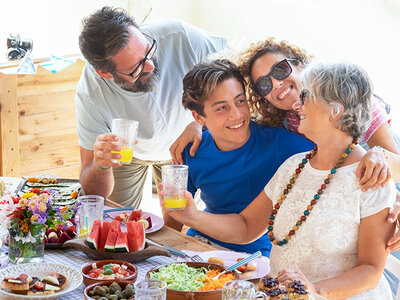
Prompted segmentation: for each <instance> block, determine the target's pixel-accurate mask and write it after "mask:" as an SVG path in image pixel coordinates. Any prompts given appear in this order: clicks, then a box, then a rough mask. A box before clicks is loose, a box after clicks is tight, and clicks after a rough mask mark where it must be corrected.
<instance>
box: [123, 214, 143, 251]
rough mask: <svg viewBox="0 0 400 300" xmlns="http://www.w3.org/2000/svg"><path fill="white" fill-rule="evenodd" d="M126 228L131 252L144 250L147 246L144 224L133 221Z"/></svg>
mask: <svg viewBox="0 0 400 300" xmlns="http://www.w3.org/2000/svg"><path fill="white" fill-rule="evenodd" d="M126 228H127V230H128V246H129V252H134V251H138V250H142V249H144V247H145V245H146V233H145V231H144V227H143V224H141V223H138V222H133V221H131V222H128V223H126Z"/></svg>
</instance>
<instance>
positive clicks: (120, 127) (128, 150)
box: [111, 119, 139, 164]
mask: <svg viewBox="0 0 400 300" xmlns="http://www.w3.org/2000/svg"><path fill="white" fill-rule="evenodd" d="M138 126H139V122H137V121H134V120H127V119H113V120H112V123H111V132H112V133H113V134H115V135H117V136H118V137H119V142H118V143H117V144H119V145H120V146H121V151H111V152H112V153H119V154H121V156H122V157H121V158H120V159H118V160H117V159H113V160H112V161H113V162H115V163H119V164H129V163H130V162H131V161H132V157H133V146H134V145H135V141H136V135H137V130H138Z"/></svg>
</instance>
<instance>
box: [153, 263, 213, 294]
mask: <svg viewBox="0 0 400 300" xmlns="http://www.w3.org/2000/svg"><path fill="white" fill-rule="evenodd" d="M207 271H208V270H207V269H206V268H191V267H189V266H188V265H186V264H183V263H182V264H170V265H168V266H165V267H161V268H160V269H158V272H153V273H150V278H151V279H159V280H163V281H165V282H166V283H167V288H168V289H171V290H177V291H198V290H199V289H200V288H201V287H202V286H203V284H204V282H205V281H206V280H207V279H206V272H207Z"/></svg>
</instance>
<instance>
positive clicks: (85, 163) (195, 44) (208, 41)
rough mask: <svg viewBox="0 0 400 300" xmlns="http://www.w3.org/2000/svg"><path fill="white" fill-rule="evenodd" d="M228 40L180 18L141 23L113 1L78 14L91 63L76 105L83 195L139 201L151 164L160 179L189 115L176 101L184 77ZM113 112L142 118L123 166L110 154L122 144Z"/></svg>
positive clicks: (81, 41)
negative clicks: (115, 130)
mask: <svg viewBox="0 0 400 300" xmlns="http://www.w3.org/2000/svg"><path fill="white" fill-rule="evenodd" d="M225 45H226V41H225V39H223V38H221V37H217V36H214V35H211V34H209V33H207V32H205V31H203V30H201V29H199V28H196V27H194V26H192V25H190V24H187V23H184V22H181V21H179V20H162V21H156V22H151V23H148V24H146V25H142V26H139V25H137V24H136V22H135V21H134V19H133V18H132V17H131V16H129V15H128V14H127V13H126V11H123V10H120V9H115V8H111V7H103V8H102V9H100V10H98V11H96V12H95V13H93V14H92V15H90V16H89V17H87V18H85V19H84V20H83V29H82V32H81V34H80V36H79V47H80V50H81V52H82V54H83V56H84V57H85V59H86V60H87V62H88V63H87V64H86V66H85V68H84V70H83V73H82V76H81V78H80V80H79V83H78V87H77V92H76V97H75V105H76V118H77V128H78V136H79V145H80V154H81V167H82V168H81V174H80V180H81V184H82V187H83V190H84V192H85V194H97V195H101V196H103V197H105V198H109V199H111V200H114V201H116V202H118V203H119V204H121V205H123V206H134V207H136V208H137V207H139V205H140V203H141V200H142V194H143V186H144V182H145V179H146V175H147V171H148V168H149V166H152V167H153V175H154V179H155V182H156V183H157V185H158V182H160V181H161V171H160V170H161V166H162V165H164V164H167V163H171V158H170V154H169V151H168V149H169V147H170V146H171V144H172V142H173V141H174V140H175V139H176V138H177V137H178V136H179V134H180V133H181V132H182V131H183V130H184V128H185V127H186V125H188V124H189V123H190V122H191V121H192V117H191V113H190V112H189V111H187V110H185V109H184V107H183V106H182V103H181V96H182V79H183V77H184V76H185V74H186V73H187V72H188V71H189V70H190V69H192V67H193V66H194V65H195V64H197V63H199V62H201V61H203V60H205V58H206V57H207V56H208V55H209V54H211V53H215V52H219V51H221V50H223V49H224V48H225ZM116 118H120V119H131V120H136V121H138V122H139V129H138V137H137V140H138V144H137V145H136V146H135V151H134V157H133V159H132V162H131V163H130V164H127V165H123V166H121V165H120V164H117V163H114V162H112V159H118V158H120V154H118V153H112V152H111V151H116V150H118V147H119V146H117V145H116V144H115V143H113V142H116V141H117V137H116V136H115V135H112V134H111V122H112V119H116ZM193 126H195V125H193ZM196 126H197V125H196Z"/></svg>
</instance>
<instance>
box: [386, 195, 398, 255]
mask: <svg viewBox="0 0 400 300" xmlns="http://www.w3.org/2000/svg"><path fill="white" fill-rule="evenodd" d="M387 221H388V222H389V223H394V222H396V221H397V224H399V222H400V194H399V192H397V196H396V202H395V203H394V204H393V208H391V209H390V211H389V215H388V218H387ZM397 227H398V226H397ZM397 229H398V228H397ZM399 249H400V230H397V232H396V234H395V235H394V236H392V237H391V238H390V239H389V241H388V242H387V243H386V250H388V251H391V252H392V251H396V250H399Z"/></svg>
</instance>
